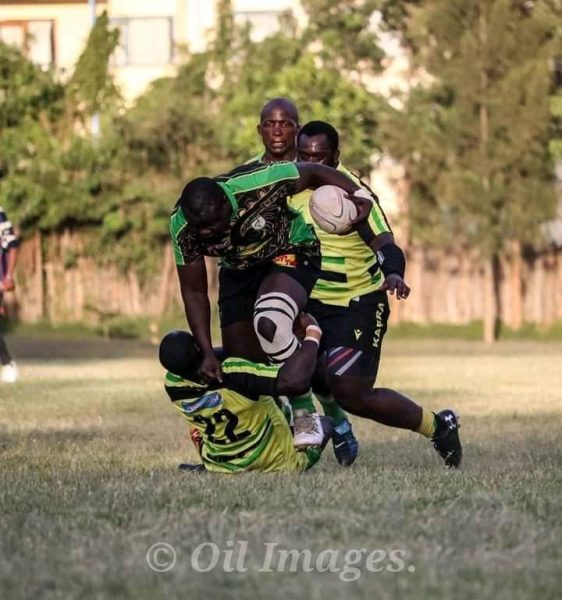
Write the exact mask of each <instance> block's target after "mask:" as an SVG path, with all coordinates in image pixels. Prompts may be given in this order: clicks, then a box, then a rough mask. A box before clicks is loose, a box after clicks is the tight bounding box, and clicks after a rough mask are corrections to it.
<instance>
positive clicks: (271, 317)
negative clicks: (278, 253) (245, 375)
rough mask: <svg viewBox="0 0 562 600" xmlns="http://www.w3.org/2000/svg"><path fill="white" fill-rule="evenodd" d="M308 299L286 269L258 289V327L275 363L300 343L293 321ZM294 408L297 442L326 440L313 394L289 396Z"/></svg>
mask: <svg viewBox="0 0 562 600" xmlns="http://www.w3.org/2000/svg"><path fill="white" fill-rule="evenodd" d="M307 300H308V295H307V293H306V290H305V289H304V287H303V286H302V285H300V283H298V282H297V281H296V280H295V279H293V278H292V277H291V276H290V275H288V274H287V273H285V272H283V271H274V272H272V273H270V274H269V275H267V276H266V277H265V278H264V280H263V282H262V284H261V286H260V289H259V291H258V295H257V300H256V304H255V311H254V328H255V331H256V334H257V337H258V340H259V342H260V345H261V347H262V350H263V351H264V352H265V353H266V354H267V356H268V358H269V361H270V362H272V363H283V362H284V361H285V360H287V359H288V358H289V357H290V356H291V355H292V354H293V353H294V352H295V351H296V350H297V348H298V347H299V341H298V339H297V337H296V336H295V334H294V332H293V324H294V321H295V319H296V318H297V315H298V314H299V312H301V311H302V310H303V308H304V306H305V304H306V302H307ZM289 400H290V403H291V406H292V409H293V412H294V431H295V436H294V437H295V446H296V447H304V446H315V445H320V444H322V440H323V432H322V424H321V422H320V417H319V415H318V414H317V413H316V409H315V408H314V403H313V400H312V394H311V393H310V392H309V393H308V394H305V395H303V396H299V397H292V398H290V399H289Z"/></svg>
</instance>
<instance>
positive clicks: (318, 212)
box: [309, 185, 357, 233]
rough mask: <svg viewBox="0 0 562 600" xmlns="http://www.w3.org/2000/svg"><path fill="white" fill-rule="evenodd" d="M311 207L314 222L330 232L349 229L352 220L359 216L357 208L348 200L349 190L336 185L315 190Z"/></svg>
mask: <svg viewBox="0 0 562 600" xmlns="http://www.w3.org/2000/svg"><path fill="white" fill-rule="evenodd" d="M309 208H310V215H311V216H312V218H313V219H314V222H315V223H316V224H317V225H318V227H320V229H323V230H324V231H327V232H328V233H345V232H346V231H349V230H350V229H351V221H353V219H355V217H357V209H356V208H355V204H353V202H352V201H351V200H348V198H347V192H345V190H342V189H341V188H339V187H337V186H335V185H323V186H322V187H319V188H318V189H317V190H314V192H313V193H312V196H311V197H310V203H309Z"/></svg>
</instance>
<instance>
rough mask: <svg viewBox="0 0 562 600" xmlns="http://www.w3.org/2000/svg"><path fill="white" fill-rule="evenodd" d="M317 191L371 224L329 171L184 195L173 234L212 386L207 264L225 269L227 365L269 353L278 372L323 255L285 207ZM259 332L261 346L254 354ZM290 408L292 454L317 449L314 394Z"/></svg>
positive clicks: (351, 186) (211, 186) (231, 182)
mask: <svg viewBox="0 0 562 600" xmlns="http://www.w3.org/2000/svg"><path fill="white" fill-rule="evenodd" d="M321 185H337V186H339V187H341V188H343V189H344V190H345V191H346V192H348V194H349V195H350V198H351V199H352V201H353V202H354V203H355V204H356V206H357V208H358V216H357V219H356V221H357V222H360V221H361V219H364V218H365V217H366V216H367V215H368V213H369V210H370V207H371V200H370V198H369V196H368V194H366V193H365V191H364V190H362V188H360V186H358V185H357V184H355V183H354V182H353V181H351V180H350V179H349V178H348V177H347V176H345V175H343V174H341V173H339V172H338V171H336V170H335V169H331V168H330V167H326V166H324V165H316V164H304V165H300V164H298V163H297V164H295V163H290V162H284V163H272V164H261V163H260V164H251V165H243V166H241V167H239V168H237V169H235V170H234V171H232V172H231V173H228V174H226V175H223V176H219V177H216V178H214V179H211V178H208V177H199V178H197V179H194V180H192V181H190V182H189V183H188V184H187V185H186V186H185V188H184V190H183V192H182V194H181V197H180V199H179V200H178V202H177V204H176V206H175V208H174V211H173V213H172V215H171V218H170V233H171V237H172V244H173V248H174V254H175V259H176V264H177V269H178V276H179V281H180V288H181V294H182V299H183V303H184V307H185V312H186V316H187V320H188V322H189V325H190V328H191V331H192V332H193V335H194V338H195V341H196V343H197V345H198V346H199V348H200V349H201V352H202V355H203V358H202V363H201V372H202V373H203V374H205V375H206V376H208V377H210V378H213V379H219V380H220V379H221V377H222V373H221V365H220V362H219V361H218V360H217V358H216V356H215V355H214V353H213V349H212V345H211V333H210V304H209V298H208V295H207V291H208V289H207V273H206V268H205V262H204V257H205V256H215V257H220V259H221V269H220V272H219V314H220V320H221V331H222V344H223V347H224V349H225V351H226V353H227V355H229V356H244V357H246V358H250V359H253V360H255V361H256V362H257V361H259V362H263V358H262V357H263V354H264V353H265V354H266V355H267V358H268V359H269V361H270V362H273V363H281V362H284V361H285V360H287V359H288V358H289V357H290V356H291V355H292V353H293V352H294V351H295V350H296V349H297V348H298V346H299V342H298V340H297V338H296V337H295V335H294V333H293V322H294V319H295V318H296V316H297V315H298V314H299V312H300V311H301V310H302V309H303V308H304V306H305V304H306V302H307V301H308V294H309V292H310V290H311V289H312V287H313V286H314V283H315V280H316V277H317V274H318V272H319V258H318V252H319V251H318V241H317V239H316V236H315V235H314V232H313V230H312V228H311V227H310V226H309V225H307V224H306V223H305V222H304V219H303V218H302V216H301V215H300V214H299V213H298V212H297V211H295V210H293V209H290V208H289V207H288V206H287V198H288V196H291V195H294V194H296V193H298V192H300V191H302V190H304V189H316V188H317V187H319V186H321ZM253 328H255V332H256V334H257V338H258V340H259V344H254V347H253V348H249V346H250V344H251V343H252V340H253V339H254V340H255V335H254V331H253ZM260 346H261V348H260ZM249 354H250V355H249ZM252 354H253V356H252ZM291 405H292V407H293V409H294V414H295V420H294V427H295V441H294V443H295V446H308V445H317V444H319V443H320V442H321V440H322V438H323V436H322V431H321V427H320V423H319V417H318V415H316V414H315V409H314V405H313V403H312V398H311V396H310V394H308V395H304V396H303V397H300V398H291ZM311 414H312V415H313V417H314V418H309V415H311Z"/></svg>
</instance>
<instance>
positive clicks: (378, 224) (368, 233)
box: [357, 197, 392, 245]
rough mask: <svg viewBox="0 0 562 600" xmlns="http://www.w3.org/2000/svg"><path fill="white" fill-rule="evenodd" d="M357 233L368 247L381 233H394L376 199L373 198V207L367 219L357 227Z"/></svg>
mask: <svg viewBox="0 0 562 600" xmlns="http://www.w3.org/2000/svg"><path fill="white" fill-rule="evenodd" d="M357 233H359V235H360V236H361V238H362V239H363V241H364V242H365V243H366V244H367V245H368V244H370V243H371V242H372V240H373V238H375V237H376V236H377V235H380V234H381V233H392V229H391V228H390V225H389V224H388V221H387V219H386V215H385V214H384V211H383V209H382V208H381V205H380V204H379V202H378V199H377V198H376V197H374V198H373V206H372V208H371V212H370V213H369V216H368V217H367V219H366V220H365V221H363V223H360V224H359V225H357Z"/></svg>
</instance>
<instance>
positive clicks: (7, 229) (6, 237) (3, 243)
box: [0, 208, 19, 252]
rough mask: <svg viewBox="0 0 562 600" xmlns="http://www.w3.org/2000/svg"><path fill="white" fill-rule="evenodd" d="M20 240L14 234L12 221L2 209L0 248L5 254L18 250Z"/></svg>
mask: <svg viewBox="0 0 562 600" xmlns="http://www.w3.org/2000/svg"><path fill="white" fill-rule="evenodd" d="M18 246H19V240H18V238H17V236H16V234H15V233H14V228H13V226H12V223H11V221H10V220H9V219H8V217H7V216H6V213H5V212H4V210H3V209H2V208H0V248H2V250H3V251H4V252H5V251H7V250H10V248H17V247H18Z"/></svg>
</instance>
